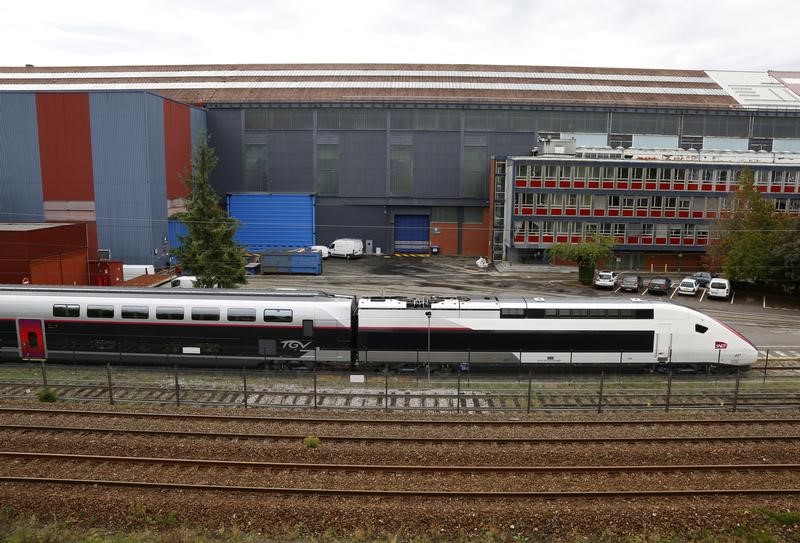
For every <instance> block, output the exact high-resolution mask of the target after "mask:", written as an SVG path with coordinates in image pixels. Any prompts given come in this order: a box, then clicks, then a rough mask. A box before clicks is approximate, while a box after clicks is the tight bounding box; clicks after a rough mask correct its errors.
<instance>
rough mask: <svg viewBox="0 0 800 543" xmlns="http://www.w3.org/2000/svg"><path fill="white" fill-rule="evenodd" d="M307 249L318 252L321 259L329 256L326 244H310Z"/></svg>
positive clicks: (329, 252)
mask: <svg viewBox="0 0 800 543" xmlns="http://www.w3.org/2000/svg"><path fill="white" fill-rule="evenodd" d="M308 249H309V250H310V251H312V252H314V253H320V255H321V256H322V260H325V259H327V258H328V257H329V256H331V250H330V249H328V247H327V245H312V246H310V247H309V248H308Z"/></svg>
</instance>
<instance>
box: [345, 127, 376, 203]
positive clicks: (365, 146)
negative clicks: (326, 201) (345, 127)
mask: <svg viewBox="0 0 800 543" xmlns="http://www.w3.org/2000/svg"><path fill="white" fill-rule="evenodd" d="M339 152H340V155H339V156H340V159H339V168H340V170H339V196H357V197H369V196H374V197H378V198H382V197H384V196H386V132H385V131H384V132H375V131H367V130H364V131H348V132H339Z"/></svg>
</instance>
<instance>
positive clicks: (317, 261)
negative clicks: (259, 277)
mask: <svg viewBox="0 0 800 543" xmlns="http://www.w3.org/2000/svg"><path fill="white" fill-rule="evenodd" d="M261 273H262V274H270V273H283V274H309V275H319V274H321V273H322V254H321V253H319V252H316V251H309V250H308V249H306V248H299V249H293V248H287V247H284V248H280V249H269V250H267V251H263V252H262V253H261Z"/></svg>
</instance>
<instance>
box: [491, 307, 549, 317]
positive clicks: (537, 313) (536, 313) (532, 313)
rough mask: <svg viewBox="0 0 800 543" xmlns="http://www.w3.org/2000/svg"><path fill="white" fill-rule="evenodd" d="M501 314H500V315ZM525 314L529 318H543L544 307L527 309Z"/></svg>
mask: <svg viewBox="0 0 800 543" xmlns="http://www.w3.org/2000/svg"><path fill="white" fill-rule="evenodd" d="M501 316H502V315H501ZM525 316H526V317H527V318H529V319H543V318H544V309H539V308H537V309H529V310H528V312H527V313H526V314H525Z"/></svg>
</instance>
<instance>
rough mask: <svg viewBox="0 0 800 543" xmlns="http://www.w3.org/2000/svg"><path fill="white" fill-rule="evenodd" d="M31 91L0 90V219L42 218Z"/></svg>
mask: <svg viewBox="0 0 800 543" xmlns="http://www.w3.org/2000/svg"><path fill="white" fill-rule="evenodd" d="M41 172H42V170H41V166H40V163H39V130H38V126H37V123H36V95H35V94H34V93H0V220H2V221H7V222H41V221H44V203H43V197H42V173H41Z"/></svg>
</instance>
